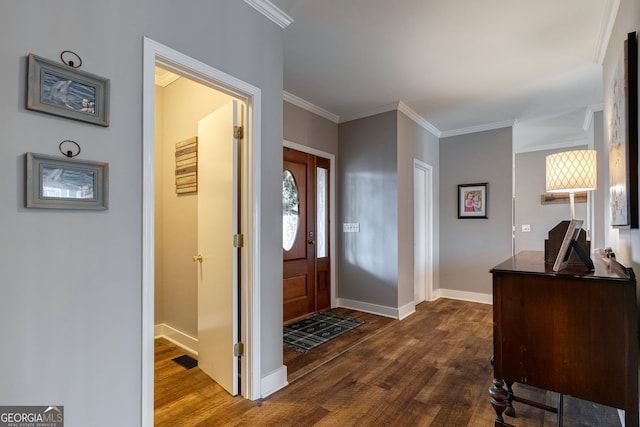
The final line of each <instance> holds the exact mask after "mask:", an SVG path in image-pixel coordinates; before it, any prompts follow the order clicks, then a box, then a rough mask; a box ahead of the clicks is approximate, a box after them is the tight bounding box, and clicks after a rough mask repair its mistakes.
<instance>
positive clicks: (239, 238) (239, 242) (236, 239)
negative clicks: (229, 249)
mask: <svg viewBox="0 0 640 427" xmlns="http://www.w3.org/2000/svg"><path fill="white" fill-rule="evenodd" d="M243 246H244V236H243V235H242V234H234V235H233V247H234V248H241V247H243Z"/></svg>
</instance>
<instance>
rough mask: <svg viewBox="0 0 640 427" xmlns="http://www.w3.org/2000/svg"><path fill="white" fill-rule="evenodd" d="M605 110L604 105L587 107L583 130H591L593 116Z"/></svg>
mask: <svg viewBox="0 0 640 427" xmlns="http://www.w3.org/2000/svg"><path fill="white" fill-rule="evenodd" d="M603 109H604V104H602V103H600V104H594V105H587V111H585V113H584V122H583V123H582V130H589V128H590V127H591V123H592V122H593V115H594V114H595V113H597V112H598V111H602V110H603Z"/></svg>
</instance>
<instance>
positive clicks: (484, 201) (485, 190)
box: [458, 182, 489, 218]
mask: <svg viewBox="0 0 640 427" xmlns="http://www.w3.org/2000/svg"><path fill="white" fill-rule="evenodd" d="M488 204H489V184H488V183H486V182H484V183H481V184H460V185H458V218H489V215H488V212H489V211H488Z"/></svg>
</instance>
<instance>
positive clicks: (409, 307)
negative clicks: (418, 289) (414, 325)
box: [398, 301, 416, 320]
mask: <svg viewBox="0 0 640 427" xmlns="http://www.w3.org/2000/svg"><path fill="white" fill-rule="evenodd" d="M415 312H416V303H415V302H413V301H411V302H410V303H409V304H405V305H403V306H402V307H400V308H399V309H398V319H399V320H402V319H404V318H406V317H408V316H411V315H412V314H413V313H415Z"/></svg>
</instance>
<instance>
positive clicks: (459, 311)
mask: <svg viewBox="0 0 640 427" xmlns="http://www.w3.org/2000/svg"><path fill="white" fill-rule="evenodd" d="M333 311H335V312H338V313H341V314H346V315H351V316H357V317H361V318H363V319H365V320H367V323H365V324H364V325H362V326H360V327H358V328H356V329H354V330H353V331H350V332H348V333H346V334H345V335H342V336H341V337H338V338H337V339H335V340H333V341H331V342H329V343H327V344H324V345H322V346H320V347H318V348H316V349H314V350H312V351H310V352H309V353H306V354H304V353H297V352H295V351H293V350H290V349H287V348H285V349H284V350H283V351H284V363H285V365H286V366H287V370H288V381H289V386H287V387H285V388H284V389H282V390H280V391H278V392H276V393H274V394H272V395H271V396H269V397H267V398H266V399H261V400H258V401H249V400H245V399H243V398H242V397H231V396H229V395H228V394H227V393H226V392H225V391H224V390H223V389H222V388H221V387H220V386H218V385H217V384H216V383H215V382H213V381H212V380H211V379H209V378H208V377H207V376H206V375H204V374H203V373H202V371H200V369H198V368H193V369H189V370H187V369H185V368H183V367H181V366H179V365H177V364H176V363H175V362H172V361H171V359H172V358H174V357H176V356H180V355H182V354H185V352H184V351H183V350H181V349H179V348H176V347H175V346H173V345H172V344H171V343H169V342H167V341H165V340H162V339H159V340H156V365H155V375H156V377H155V378H156V383H155V421H156V425H157V426H172V427H173V426H330V427H333V426H375V425H380V426H483V427H487V426H493V419H494V416H495V414H494V411H493V409H492V408H491V405H490V404H489V401H488V399H489V397H488V392H487V390H488V388H489V387H490V386H491V380H492V373H493V370H492V367H491V364H490V362H489V359H490V357H491V353H492V311H491V306H490V305H484V304H477V303H470V302H463V301H456V300H448V299H440V300H437V301H435V302H424V303H422V304H420V305H419V306H418V308H417V311H416V313H415V314H413V315H411V316H409V317H407V318H406V319H404V320H402V321H397V320H392V319H388V318H384V317H380V316H375V315H372V314H367V313H360V312H355V311H352V310H346V309H335V310H333ZM515 389H516V392H517V393H518V394H519V395H522V396H523V397H526V398H529V399H532V400H536V401H541V402H545V403H547V404H550V405H553V406H555V403H556V399H557V397H556V396H557V395H556V394H555V393H548V392H544V391H541V390H537V389H533V388H528V387H524V386H520V385H517V386H516V387H515ZM612 393H615V390H612ZM564 402H565V403H564V410H565V414H564V426H565V427H578V426H580V427H588V426H593V427H614V426H620V425H621V424H620V421H619V419H618V415H617V411H616V410H615V409H613V408H607V407H603V406H600V405H595V404H592V403H590V402H584V401H580V400H577V399H573V398H571V397H568V396H565V401H564ZM515 406H516V411H517V417H515V418H509V417H507V418H506V421H507V422H509V423H510V424H511V425H513V426H516V427H518V426H526V427H529V426H532V427H538V426H540V427H547V426H549V427H551V426H555V425H556V417H555V415H554V414H552V413H548V412H545V411H542V410H540V409H536V408H532V407H529V406H527V405H524V404H519V403H516V404H515Z"/></svg>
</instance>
